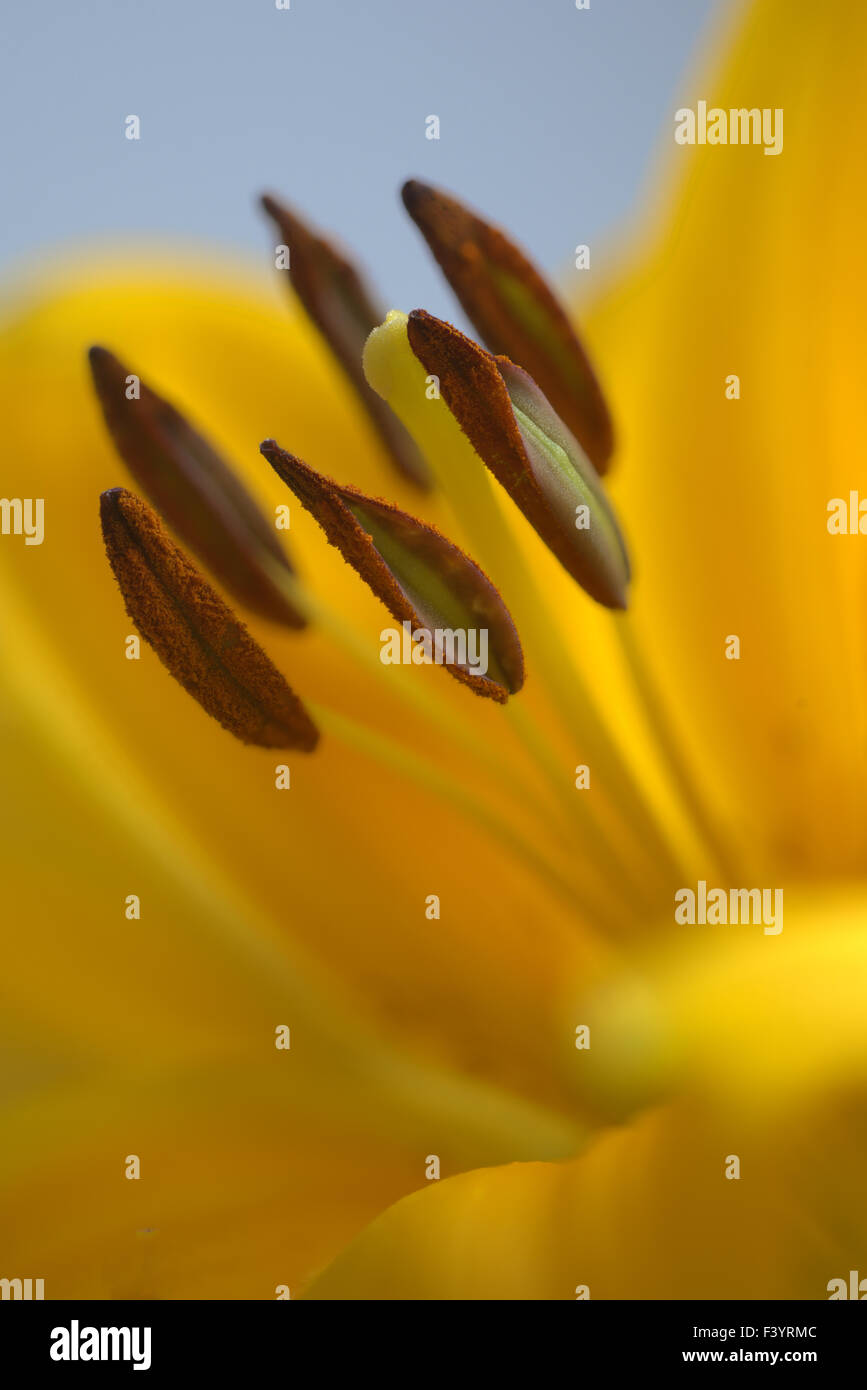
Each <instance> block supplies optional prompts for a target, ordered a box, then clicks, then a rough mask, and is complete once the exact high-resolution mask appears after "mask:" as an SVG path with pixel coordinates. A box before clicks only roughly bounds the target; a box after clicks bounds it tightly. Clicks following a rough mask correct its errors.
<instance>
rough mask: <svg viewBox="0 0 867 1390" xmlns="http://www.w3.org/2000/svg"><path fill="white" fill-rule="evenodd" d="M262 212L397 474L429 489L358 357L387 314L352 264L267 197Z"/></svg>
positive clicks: (413, 450)
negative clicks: (272, 224)
mask: <svg viewBox="0 0 867 1390" xmlns="http://www.w3.org/2000/svg"><path fill="white" fill-rule="evenodd" d="M262 207H263V208H264V210H265V212H266V213H267V214H268V216H269V217H270V218H271V219H272V221H273V222H275V223H276V225H277V229H278V231H279V233H280V235H281V237H282V238H283V241H284V243H285V245H286V246H288V248H289V267H288V275H289V281H290V284H291V286H292V289H293V290H294V291H295V294H296V295H297V296H298V298H299V300H300V301H301V303H302V305H303V306H304V308H305V310H306V311H307V314H308V315H309V317H310V318H311V319H312V321H313V323H314V324H315V325H316V327H317V328H318V329H319V332H320V333H321V334H322V337H323V338H324V339H325V341H326V343H327V344H328V346H329V348H330V349H331V351H332V353H333V354H334V357H335V358H336V360H337V361H338V362H339V364H340V366H341V367H342V368H343V371H344V372H345V374H346V376H347V377H348V378H349V381H350V382H351V383H352V385H353V387H354V388H355V391H356V393H357V395H358V398H359V400H360V401H361V403H362V405H363V406H364V408H365V410H366V411H367V413H368V416H369V417H370V420H371V423H372V424H373V426H374V428H375V429H376V431H377V433H378V434H379V436H380V439H381V440H382V442H383V444H384V445H385V447H386V449H387V450H388V453H389V455H390V457H391V459H392V461H393V463H394V464H395V465H396V467H397V469H398V470H399V472H400V473H402V474H403V476H404V477H405V478H408V479H409V480H410V482H412V483H415V484H416V486H418V487H421V488H424V489H425V490H427V489H429V488H430V487H431V484H432V479H431V474H430V470H429V468H428V466H427V464H426V463H425V461H424V459H423V457H422V455H421V453H420V452H419V450H418V448H417V447H416V445H415V441H414V440H413V438H412V436H411V435H410V434H409V433H408V431H407V430H405V429H404V427H403V425H402V424H401V422H400V420H398V418H397V416H396V415H395V414H394V413H393V411H392V410H391V409H390V408H389V407H388V406H387V405H386V403H385V401H383V400H382V399H381V398H380V397H379V396H377V394H376V392H375V391H372V390H371V389H370V387H369V386H368V384H367V380H366V378H365V375H364V371H363V369H362V366H361V355H362V352H363V351H364V344H365V342H366V340H367V337H368V334H369V333H371V332H372V330H373V329H374V328H375V327H376V326H377V324H378V323H381V322H382V319H383V318H384V316H385V312H384V310H383V308H382V306H381V305H380V304H379V303H377V301H376V298H375V296H374V295H373V293H372V291H371V289H370V287H369V286H368V284H367V282H366V280H365V279H364V278H363V276H362V274H361V272H360V271H359V269H358V268H357V266H355V265H354V264H353V263H352V261H350V260H348V259H347V257H346V256H345V255H344V254H343V253H342V252H341V251H339V250H338V249H337V247H336V246H334V245H333V244H332V243H331V242H330V241H326V240H325V238H324V237H321V236H319V235H318V234H317V233H316V232H314V231H313V230H312V229H311V228H310V227H309V226H308V225H307V224H306V223H305V222H304V221H302V219H301V218H300V217H299V216H298V214H297V213H296V212H293V211H292V210H291V209H290V208H288V207H287V206H286V205H285V203H281V202H280V201H278V199H277V198H274V197H272V196H271V195H270V194H268V193H266V194H264V195H263V197H262Z"/></svg>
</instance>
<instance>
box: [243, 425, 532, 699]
mask: <svg viewBox="0 0 867 1390" xmlns="http://www.w3.org/2000/svg"><path fill="white" fill-rule="evenodd" d="M260 447H261V451H262V453H263V454H264V456H265V458H266V459H267V460H268V462H269V463H270V464H271V466H272V468H273V469H274V471H275V472H276V473H277V474H278V475H279V476H280V477H281V478H282V479H283V481H284V482H285V483H286V484H287V486H288V487H290V488H291V489H292V491H293V492H294V494H295V496H296V497H297V498H298V500H299V502H301V503H302V505H303V506H304V507H306V508H307V510H308V511H309V512H310V513H311V515H312V516H314V517H315V518H316V520H317V521H318V522H319V524H320V526H321V527H322V529H323V531H324V532H325V534H326V536H327V537H328V540H329V541H330V542H331V544H332V545H334V546H336V548H337V549H338V550H339V551H340V553H341V555H342V556H343V558H344V559H345V560H346V561H347V562H348V563H349V564H350V565H352V567H353V568H354V569H355V570H356V571H357V572H358V574H359V575H360V576H361V578H362V579H363V580H364V581H365V583H366V584H367V585H369V587H370V588H371V589H372V590H373V592H374V593H375V594H376V596H377V598H379V599H380V600H381V601H382V602H383V603H384V604H385V606H386V608H387V609H388V610H389V612H390V613H391V614H392V615H393V616H394V617H395V618H396V619H397V620H398V622H400V623H410V624H411V625H412V629H413V631H414V632H424V633H429V634H433V635H434V637H436V634H442V633H445V632H448V633H454V632H456V631H461V632H464V633H466V632H468V631H474V632H481V633H483V634H484V636H485V650H486V652H487V653H488V654H489V655H488V668H487V673H486V674H484V675H482V674H477V673H475V672H474V671H473V669H472V667H471V666H469V665H468V664H467V663H466V662H463V661H459V660H445V661H443V662H442V664H443V665H445V666H446V668H447V669H448V670H449V671H450V672H451V674H452V675H453V676H455V677H457V679H458V680H461V681H463V682H464V683H465V684H466V685H468V686H469V687H470V688H471V689H472V690H474V691H475V692H476V693H477V694H479V695H488V696H490V697H491V699H494V700H497V701H499V702H500V703H504V702H505V701H506V700H507V699H508V697H509V695H510V694H515V693H516V692H517V691H518V690H520V688H521V686H522V685H523V683H524V658H523V653H522V650H521V643H520V640H519V638H518V634H517V631H516V630H515V625H514V623H513V622H512V619H511V616H510V614H509V611H508V609H507V608H506V605H505V604H504V603H503V600H502V598H501V597H500V594H499V592H498V591H497V589H496V588H495V586H494V585H493V584H492V583H491V581H490V579H488V577H487V575H485V574H484V573H483V572H482V571H481V570H480V569H479V567H478V565H477V564H476V563H475V561H473V560H471V559H470V558H469V556H467V555H465V554H464V553H463V551H462V550H460V549H459V548H458V547H457V546H456V545H454V544H453V543H452V542H451V541H449V540H447V539H446V537H445V536H443V535H442V534H441V533H440V532H439V531H437V530H436V528H435V527H433V526H429V525H427V523H425V522H423V521H419V520H418V519H417V518H416V517H413V516H410V515H409V514H408V513H407V512H403V511H400V510H399V509H398V508H397V507H394V506H392V505H391V504H390V503H388V502H382V501H379V500H377V499H376V498H373V497H368V496H366V495H365V494H364V493H363V492H359V491H358V489H357V488H354V487H346V486H340V485H338V484H337V483H335V482H333V481H332V480H331V479H330V478H326V477H323V475H322V474H321V473H316V472H315V471H314V469H312V468H310V467H308V465H307V464H305V463H303V462H302V461H301V459H298V458H295V456H294V455H292V454H289V453H287V452H286V450H285V449H281V448H280V446H279V445H278V444H277V443H276V442H275V441H274V440H273V439H267V440H265V442H264V443H263V444H262V445H261V446H260Z"/></svg>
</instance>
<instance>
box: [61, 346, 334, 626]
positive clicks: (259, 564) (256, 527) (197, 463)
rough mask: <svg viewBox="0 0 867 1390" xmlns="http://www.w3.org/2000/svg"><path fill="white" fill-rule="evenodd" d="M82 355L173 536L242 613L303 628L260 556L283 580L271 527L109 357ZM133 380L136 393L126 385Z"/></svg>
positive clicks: (167, 410)
mask: <svg viewBox="0 0 867 1390" xmlns="http://www.w3.org/2000/svg"><path fill="white" fill-rule="evenodd" d="M88 355H89V359H90V368H91V372H92V374H93V381H94V385H95V387H96V393H97V396H98V398H99V403H100V405H101V406H102V413H103V415H104V417H105V422H106V424H107V425H108V428H109V432H110V433H111V436H112V439H113V441H114V444H115V447H116V449H117V451H118V453H119V454H120V456H121V458H122V459H123V461H124V463H125V464H126V466H127V468H128V469H129V471H130V472H131V473H132V475H133V477H134V478H135V480H136V482H137V483H138V484H139V486H140V487H141V488H142V489H143V491H144V492H145V493H146V494H147V496H148V497H149V498H150V501H151V502H152V503H153V505H154V506H155V507H156V509H157V511H159V512H160V513H161V515H162V516H163V517H164V518H165V520H166V521H167V522H168V523H169V525H170V526H171V527H172V530H173V531H174V532H175V533H176V534H177V535H178V536H179V537H180V539H181V540H182V541H183V542H184V544H185V545H187V546H189V548H190V550H192V551H193V552H194V553H195V554H196V555H197V556H198V557H199V559H200V560H201V561H202V562H203V563H204V564H205V565H206V566H207V567H208V569H209V570H210V571H211V573H212V574H213V575H215V576H216V578H217V579H218V580H219V581H220V583H221V584H223V585H224V586H225V588H226V589H227V590H228V591H229V593H230V594H232V596H233V597H234V598H235V599H237V601H238V602H239V603H241V604H243V606H244V607H245V608H249V609H250V610H251V611H252V612H254V613H257V614H258V615H259V616H260V617H262V618H267V619H268V620H269V621H271V622H276V623H282V624H284V625H285V626H287V627H293V628H300V627H304V626H305V622H306V620H305V618H304V617H303V616H302V614H301V613H299V612H298V610H297V609H296V608H295V607H293V605H292V604H291V603H289V601H288V600H287V598H286V596H285V594H284V593H282V592H281V590H280V588H279V587H278V586H277V585H276V584H275V583H274V580H273V578H272V577H271V575H270V573H269V568H268V566H267V565H266V564H264V563H263V559H262V557H263V555H266V556H267V557H268V559H269V560H270V561H271V564H272V565H273V564H276V565H277V566H279V567H280V568H281V569H282V570H283V571H284V572H287V573H289V574H291V573H292V572H293V571H292V566H291V564H290V563H289V561H288V559H287V558H286V555H285V553H284V551H283V548H282V546H281V545H280V542H279V541H278V539H277V536H276V534H275V530H274V527H273V526H271V525H269V523H268V520H267V518H266V517H265V516H264V515H263V514H262V512H261V511H260V509H259V507H258V505H257V503H256V502H255V501H254V500H253V498H252V497H251V496H250V494H249V492H247V489H246V488H245V487H244V486H243V484H242V483H240V482H239V481H238V479H237V477H236V476H235V474H234V472H233V471H232V469H231V468H229V467H228V465H227V464H226V463H225V462H224V461H223V459H222V458H221V457H220V455H219V454H218V453H217V452H216V451H215V450H214V449H213V448H212V446H211V445H210V444H209V443H208V441H207V440H206V439H204V438H203V437H202V436H201V435H200V434H199V433H197V431H196V430H194V429H193V428H192V426H191V425H190V424H189V423H188V422H187V420H186V419H185V418H184V416H183V415H181V414H180V412H179V411H177V410H175V408H174V406H172V405H170V404H169V402H168V401H166V400H164V399H163V398H162V396H158V395H157V393H156V392H155V391H152V390H151V389H150V388H149V387H148V386H147V385H146V384H145V383H144V382H143V381H142V380H141V379H140V378H132V374H131V373H130V371H129V370H128V368H127V367H126V366H124V364H123V363H122V362H120V361H119V360H118V359H117V358H116V357H115V356H114V354H113V353H111V352H109V351H108V350H107V349H106V348H103V347H92V348H91V349H90V352H89V354H88ZM131 379H132V380H134V381H135V382H137V385H136V386H135V387H128V386H127V382H128V381H130V380H131ZM129 390H132V394H131V395H128V394H127V392H128V391H129Z"/></svg>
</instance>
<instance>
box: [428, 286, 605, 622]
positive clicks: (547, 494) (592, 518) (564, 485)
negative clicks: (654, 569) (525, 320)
mask: <svg viewBox="0 0 867 1390" xmlns="http://www.w3.org/2000/svg"><path fill="white" fill-rule="evenodd" d="M407 337H408V340H409V345H410V347H411V349H412V351H413V353H414V354H415V356H416V357H417V358H418V360H419V362H421V364H422V366H423V367H424V369H425V371H426V372H427V373H429V374H433V375H435V376H436V377H437V378H438V380H439V389H440V393H441V395H442V398H443V400H444V401H445V403H446V405H447V406H448V408H449V410H450V411H451V412H452V414H453V415H454V417H455V419H456V420H457V422H458V424H459V425H460V427H461V429H462V430H463V432H464V434H466V436H467V438H468V439H469V441H470V443H471V444H472V446H473V448H474V449H475V451H476V453H477V454H478V455H479V457H480V458H481V459H482V460H483V461H484V463H485V464H486V465H487V467H488V468H489V469H490V471H491V472H492V473H493V475H494V477H495V478H496V479H497V481H498V482H499V483H501V484H502V486H503V487H504V488H505V489H506V491H507V492H508V494H509V496H510V497H511V498H512V499H513V501H514V502H515V503H516V504H517V505H518V507H520V509H521V511H522V512H523V513H524V515H525V517H526V518H527V520H528V521H529V522H530V524H531V526H533V527H534V528H535V530H536V531H537V532H538V533H539V535H540V536H541V537H542V539H543V540H544V542H545V544H546V545H547V546H548V547H549V549H550V550H552V551H553V553H554V554H555V555H556V556H557V559H558V560H559V561H560V563H561V564H562V565H563V567H564V568H565V569H566V570H568V572H569V574H571V575H572V577H573V578H574V579H576V580H577V581H578V583H579V584H580V585H581V587H582V588H583V589H585V590H586V591H587V593H588V594H590V596H591V597H592V598H594V599H596V600H597V602H599V603H602V604H605V605H606V607H609V608H625V607H626V602H627V586H628V583H629V559H628V556H627V554H626V547H625V546H624V544H623V540H622V537H621V535H620V531H619V528H618V525H617V521H616V519H615V516H614V513H613V511H612V509H611V505H610V503H609V501H608V499H607V497H606V496H605V493H604V491H603V489H602V485H601V483H600V481H599V478H598V476H597V474H596V470H595V469H594V467H593V465H592V463H590V461H589V459H587V457H586V455H585V454H584V453H583V451H582V449H581V447H580V445H579V444H578V441H577V440H576V439H575V438H574V436H573V435H572V434H571V432H570V431H569V430H568V429H567V428H566V426H565V425H564V423H563V421H562V420H560V419H559V418H558V416H557V415H556V414H555V412H554V410H553V409H552V407H551V405H550V403H549V402H548V400H547V399H546V398H545V396H544V395H543V394H542V392H541V391H540V390H539V388H538V386H537V385H536V383H535V382H534V381H533V380H532V378H531V377H530V376H528V374H527V373H526V372H525V371H523V369H522V368H520V367H516V366H515V364H514V363H513V362H510V361H509V360H508V358H505V357H494V356H493V355H492V354H491V353H489V352H487V351H486V350H485V349H484V348H483V347H480V346H479V344H478V343H474V342H473V340H472V339H471V338H468V337H467V336H466V334H464V333H461V332H459V330H458V329H457V328H455V327H454V326H453V325H452V324H450V323H445V322H444V321H443V320H442V319H437V318H434V316H433V315H432V314H428V313H426V312H425V310H424V309H414V310H413V312H412V313H411V314H410V315H409V318H408V320H407ZM579 509H584V510H582V511H581V514H580V516H579ZM585 512H586V515H585ZM585 520H586V523H587V524H586V526H579V521H585Z"/></svg>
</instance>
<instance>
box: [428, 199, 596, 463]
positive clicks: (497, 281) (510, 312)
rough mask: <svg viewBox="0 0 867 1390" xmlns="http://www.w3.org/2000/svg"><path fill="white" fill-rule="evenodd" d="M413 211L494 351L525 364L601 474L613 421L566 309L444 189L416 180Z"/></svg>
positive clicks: (510, 246)
mask: <svg viewBox="0 0 867 1390" xmlns="http://www.w3.org/2000/svg"><path fill="white" fill-rule="evenodd" d="M402 192H403V201H404V205H405V207H406V210H407V212H408V213H409V215H410V217H411V218H412V219H413V221H414V222H415V224H416V226H417V227H418V228H419V230H420V231H421V233H422V235H423V236H424V238H425V240H426V242H427V244H428V246H429V247H430V249H431V251H432V252H433V254H434V256H435V257H436V259H437V261H438V263H439V265H440V268H441V269H442V271H443V274H444V275H445V277H446V279H447V280H448V282H449V284H450V285H451V287H452V289H453V290H454V292H455V294H456V295H457V297H458V299H459V300H460V302H461V305H462V306H463V309H464V311H465V313H466V314H467V315H468V316H469V318H470V320H471V321H472V323H473V324H474V326H475V328H476V331H477V332H478V334H479V336H480V337H481V338H482V339H483V340H484V342H485V343H487V345H488V347H489V348H490V350H491V352H493V353H499V354H503V355H504V356H506V357H510V358H511V359H512V361H514V362H518V363H520V364H521V366H522V367H524V368H525V369H526V370H527V371H528V372H529V373H530V376H531V377H532V378H533V380H534V381H536V382H537V383H538V385H539V387H540V389H541V390H542V391H543V392H544V394H545V395H546V396H547V397H548V399H549V401H550V402H551V404H552V405H553V407H554V409H555V410H556V412H557V414H558V415H559V416H560V418H561V420H563V421H564V423H565V424H566V425H567V426H568V428H569V429H570V430H571V431H572V433H573V434H574V435H575V437H576V438H577V439H578V441H579V443H580V444H581V446H582V448H583V449H584V452H585V453H586V454H587V457H588V458H589V459H590V460H591V462H592V463H593V465H594V466H595V468H596V471H597V472H598V473H604V472H605V471H606V469H607V468H608V464H609V460H610V458H611V453H612V449H613V446H614V433H613V428H612V424H611V416H610V414H609V412H608V407H607V405H606V404H605V398H604V396H603V394H602V391H601V389H600V386H599V382H598V381H597V379H596V376H595V373H594V371H593V368H592V367H591V365H590V362H589V360H588V357H587V354H586V353H585V351H584V349H583V347H582V346H581V343H580V341H579V339H578V337H577V335H576V333H575V330H574V329H573V327H572V324H571V322H570V320H569V318H568V316H567V315H566V313H565V311H564V309H563V307H562V305H561V304H560V302H559V301H558V299H557V298H556V296H555V295H554V294H553V293H552V291H551V289H550V287H549V286H548V284H547V283H546V282H545V280H544V279H543V278H542V276H541V275H540V274H539V272H538V270H537V269H536V267H535V266H534V265H533V264H532V263H531V262H530V261H529V260H528V259H527V257H526V256H525V255H524V253H523V251H521V250H519V248H518V247H517V246H516V245H515V244H514V242H512V241H510V240H509V238H508V237H507V236H505V235H504V233H503V232H502V231H500V230H499V229H498V228H497V227H493V226H491V224H490V223H489V222H485V221H484V220H483V219H482V218H481V217H479V216H478V215H477V214H476V213H474V212H471V211H470V210H469V208H467V207H465V206H464V205H463V203H460V202H459V201H458V200H457V198H453V197H450V196H449V195H448V194H446V193H443V192H441V191H440V190H439V189H436V188H431V187H430V186H429V185H428V184H424V183H419V182H418V180H416V179H410V180H409V182H408V183H406V184H404V186H403V190H402Z"/></svg>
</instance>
